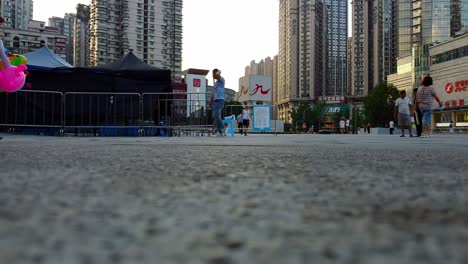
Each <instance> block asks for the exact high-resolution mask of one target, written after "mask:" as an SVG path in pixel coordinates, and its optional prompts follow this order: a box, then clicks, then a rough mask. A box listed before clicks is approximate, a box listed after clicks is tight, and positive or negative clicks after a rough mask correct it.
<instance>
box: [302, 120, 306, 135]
mask: <svg viewBox="0 0 468 264" xmlns="http://www.w3.org/2000/svg"><path fill="white" fill-rule="evenodd" d="M302 129H304V133H307V123H306V121H304V122H302Z"/></svg>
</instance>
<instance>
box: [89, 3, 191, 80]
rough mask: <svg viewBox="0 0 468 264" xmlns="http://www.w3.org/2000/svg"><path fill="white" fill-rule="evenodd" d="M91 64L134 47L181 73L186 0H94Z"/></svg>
mask: <svg viewBox="0 0 468 264" xmlns="http://www.w3.org/2000/svg"><path fill="white" fill-rule="evenodd" d="M89 43H90V64H91V65H101V64H107V63H110V62H113V61H115V60H117V59H119V58H120V57H122V56H123V55H124V54H126V53H128V52H129V51H132V52H133V53H134V54H135V55H136V56H137V57H138V58H140V59H141V60H143V61H144V62H146V63H148V64H150V65H153V66H155V67H159V68H164V69H170V70H171V71H172V74H173V79H174V80H179V79H180V77H181V66H182V0H92V1H91V6H90V41H89Z"/></svg>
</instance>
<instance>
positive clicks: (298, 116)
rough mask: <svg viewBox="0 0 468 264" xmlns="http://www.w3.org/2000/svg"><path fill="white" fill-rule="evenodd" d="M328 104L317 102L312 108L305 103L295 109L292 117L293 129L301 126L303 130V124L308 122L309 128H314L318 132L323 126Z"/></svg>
mask: <svg viewBox="0 0 468 264" xmlns="http://www.w3.org/2000/svg"><path fill="white" fill-rule="evenodd" d="M325 110H326V104H325V103H324V102H322V101H319V100H315V101H314V103H313V105H312V107H311V106H310V105H309V104H308V103H306V102H303V103H301V104H300V105H299V107H298V108H297V109H293V111H292V113H291V117H292V120H293V127H295V128H297V126H299V127H300V128H302V122H304V121H306V123H307V127H308V128H309V127H310V126H311V125H313V126H314V130H315V131H318V129H319V128H320V126H321V124H323V122H324V119H325V114H326V113H325Z"/></svg>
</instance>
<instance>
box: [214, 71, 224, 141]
mask: <svg viewBox="0 0 468 264" xmlns="http://www.w3.org/2000/svg"><path fill="white" fill-rule="evenodd" d="M213 79H214V80H215V81H214V93H213V96H212V99H211V101H212V102H213V118H214V129H215V133H214V135H215V136H224V135H225V134H224V123H223V119H222V118H221V111H222V110H223V107H224V87H225V80H224V78H223V77H221V71H220V70H218V69H214V70H213Z"/></svg>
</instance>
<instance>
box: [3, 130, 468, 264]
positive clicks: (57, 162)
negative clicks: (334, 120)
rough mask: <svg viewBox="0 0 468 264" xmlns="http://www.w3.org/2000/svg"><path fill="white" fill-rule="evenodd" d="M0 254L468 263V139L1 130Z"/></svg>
mask: <svg viewBox="0 0 468 264" xmlns="http://www.w3.org/2000/svg"><path fill="white" fill-rule="evenodd" d="M2 136H3V137H4V138H3V140H2V141H0V263H2V264H3V263H5V264H6V263H8V264H15V263H21V264H22V263H28V264H29V263H47V264H59V263H60V264H93V263H96V264H107V263H109V264H111V263H112V264H114V263H131V264H133V263H135V264H137V263H138V264H140V263H208V264H230V263H242V264H245V263H265V264H267V263H268V264H272V263H273V264H274V263H288V264H289V263H292V264H294V263H369V264H380V263H382V264H384V263H399V264H404V263H408V264H410V263H411V264H415V263H416V264H417V263H424V264H427V263H444V264H447V263H468V251H467V249H468V172H467V171H468V161H467V157H468V136H466V135H435V136H433V137H431V138H427V139H420V138H399V137H398V136H389V135H342V136H340V135H279V136H276V137H275V136H273V135H249V136H247V137H239V136H238V137H235V138H210V137H203V138H198V137H181V138H75V137H64V138H58V137H57V138H55V137H33V136H12V135H2Z"/></svg>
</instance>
